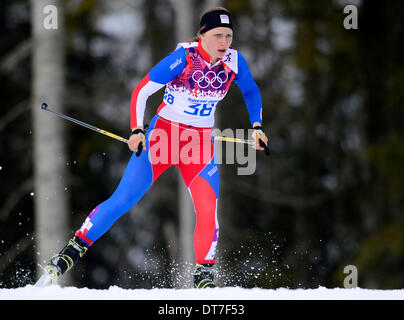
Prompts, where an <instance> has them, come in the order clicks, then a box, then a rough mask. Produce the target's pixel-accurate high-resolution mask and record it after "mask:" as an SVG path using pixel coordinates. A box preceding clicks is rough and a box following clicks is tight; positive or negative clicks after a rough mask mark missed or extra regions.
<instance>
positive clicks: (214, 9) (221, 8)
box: [184, 7, 230, 42]
mask: <svg viewBox="0 0 404 320" xmlns="http://www.w3.org/2000/svg"><path fill="white" fill-rule="evenodd" d="M216 10H224V11H226V12H227V13H229V14H230V11H229V10H227V9H226V8H223V7H214V8H210V9H208V10H206V11H204V12H202V14H201V16H200V17H199V21H200V20H201V19H202V17H203V16H204V15H205V14H207V13H209V12H212V11H216ZM200 39H201V34H200V33H199V31H198V32H197V34H196V36H195V37H192V38H191V39H188V40H185V41H184V42H198V41H199V40H200Z"/></svg>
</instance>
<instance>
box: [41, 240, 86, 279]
mask: <svg viewBox="0 0 404 320" xmlns="http://www.w3.org/2000/svg"><path fill="white" fill-rule="evenodd" d="M87 249H88V245H87V244H86V243H85V242H84V241H82V240H81V239H80V238H76V237H73V238H72V239H70V240H69V242H68V243H67V245H66V246H65V247H64V248H63V249H62V251H60V253H59V254H57V255H55V256H53V257H52V258H51V259H50V261H49V263H48V265H47V266H46V267H45V268H44V271H45V272H44V274H43V275H42V276H41V277H40V278H39V280H38V281H37V282H36V283H35V286H37V287H45V286H47V285H50V284H56V283H57V281H58V279H60V277H61V276H62V275H63V274H64V273H65V272H66V271H69V270H70V269H71V268H72V267H73V266H74V264H75V263H76V262H77V260H78V259H79V258H81V257H83V255H84V254H85V253H86V251H87Z"/></svg>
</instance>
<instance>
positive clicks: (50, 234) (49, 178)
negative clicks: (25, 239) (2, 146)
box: [31, 0, 70, 283]
mask: <svg viewBox="0 0 404 320" xmlns="http://www.w3.org/2000/svg"><path fill="white" fill-rule="evenodd" d="M31 8H32V10H31V12H32V14H31V24H32V38H33V55H32V133H33V144H34V146H33V150H34V152H33V157H34V158H33V164H34V208H35V209H34V210H35V239H36V251H37V252H38V253H39V256H38V264H41V265H44V264H46V263H47V261H48V260H49V258H50V257H51V256H52V255H54V254H55V253H58V252H59V251H60V250H61V249H62V248H63V246H64V245H65V244H66V242H67V240H68V239H67V238H68V237H69V236H70V233H69V227H68V226H69V225H68V220H69V219H68V218H69V216H68V214H69V210H68V196H67V192H66V187H67V181H66V180H67V169H66V154H65V138H64V123H62V122H61V121H60V120H59V119H57V118H55V117H53V116H52V115H50V114H49V113H46V112H43V111H41V104H42V102H46V103H48V105H49V107H51V108H52V109H54V110H57V111H59V112H63V102H64V97H63V93H64V92H63V91H64V60H65V49H64V40H65V39H64V10H63V1H62V0H31ZM55 9H56V10H57V11H55ZM50 18H52V20H49V19H50ZM56 19H57V20H56ZM50 27H56V29H50ZM37 271H38V276H39V275H40V274H41V273H42V272H41V270H40V269H38V270H37ZM68 276H69V275H68V274H67V275H65V276H64V277H63V283H68V282H69V279H68Z"/></svg>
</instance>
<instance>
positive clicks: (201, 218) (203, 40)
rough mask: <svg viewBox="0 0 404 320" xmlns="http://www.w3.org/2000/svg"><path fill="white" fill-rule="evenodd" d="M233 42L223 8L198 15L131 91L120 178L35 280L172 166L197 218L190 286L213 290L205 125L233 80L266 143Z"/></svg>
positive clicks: (208, 130)
mask: <svg viewBox="0 0 404 320" xmlns="http://www.w3.org/2000/svg"><path fill="white" fill-rule="evenodd" d="M232 39H233V24H232V19H231V16H230V14H229V11H228V10H227V9H225V8H221V7H218V8H212V9H210V10H208V11H206V12H205V13H204V14H203V15H202V17H201V20H200V29H199V32H198V35H197V37H196V38H194V39H192V40H191V41H189V42H183V43H179V44H178V45H177V49H176V50H175V51H174V52H172V53H170V54H169V55H167V56H166V57H165V58H164V59H163V60H161V61H160V62H159V63H158V64H157V65H155V66H154V67H153V68H152V69H151V70H150V72H149V73H148V74H147V75H146V76H145V77H144V78H143V79H142V80H141V81H140V83H139V84H138V85H137V86H136V88H135V89H134V91H133V93H132V97H131V104H130V111H131V113H130V125H131V130H132V134H131V136H130V138H129V140H128V146H129V149H130V150H131V151H133V152H134V154H133V155H132V157H131V159H130V161H129V163H128V165H127V168H126V170H125V173H124V174H123V177H122V179H121V181H120V183H119V185H118V187H117V189H116V190H115V192H114V193H113V194H112V196H111V197H110V198H109V199H107V200H106V201H104V202H102V203H101V204H99V205H98V206H96V207H95V209H94V210H93V211H92V212H91V213H90V214H89V216H88V217H87V218H86V220H85V221H84V223H83V225H82V226H81V228H80V229H79V230H77V231H76V233H75V236H74V237H73V238H72V239H70V240H69V242H68V244H67V245H66V246H65V247H64V248H63V249H62V251H61V252H60V253H59V254H57V255H55V256H54V257H52V258H51V259H50V262H49V264H48V265H47V266H46V268H45V274H44V275H43V276H42V277H41V279H42V280H41V279H40V280H38V283H40V282H42V283H43V284H47V283H49V282H55V281H56V280H57V279H58V278H59V277H61V276H62V275H63V274H64V273H65V272H66V271H68V270H70V269H71V268H72V267H73V265H74V264H75V263H76V262H77V261H78V260H79V258H81V257H82V256H83V255H84V254H85V252H86V251H87V249H88V248H89V247H91V246H92V245H93V243H94V242H95V241H96V240H97V239H98V238H100V237H101V236H102V235H103V234H104V233H105V232H106V231H107V230H108V229H109V228H110V227H111V226H112V224H113V223H114V222H115V221H116V220H117V219H118V218H119V217H120V216H122V215H123V214H124V213H125V212H127V211H129V210H130V209H131V208H132V207H133V206H134V205H135V204H136V203H137V202H138V201H139V200H140V199H141V197H142V196H143V195H144V194H145V193H146V191H147V190H148V189H149V188H150V186H151V185H152V184H153V183H154V182H155V181H156V180H157V178H158V177H159V176H160V175H161V174H162V173H163V172H164V171H165V170H166V169H167V168H169V167H170V166H172V165H175V166H176V167H177V168H178V169H179V170H180V172H181V175H182V178H183V180H184V182H185V184H186V186H187V187H188V190H189V193H190V195H191V197H192V201H193V205H194V208H195V213H196V226H195V231H194V250H195V258H196V259H195V263H196V266H195V272H194V287H195V288H205V287H215V284H214V276H213V275H214V272H213V271H214V269H213V267H214V265H215V263H216V257H215V254H216V246H217V242H218V236H219V225H218V220H217V199H218V196H219V173H218V166H217V163H216V161H215V150H214V141H213V136H212V127H213V124H214V113H215V109H216V105H217V103H218V102H219V101H220V100H222V99H223V98H224V96H225V95H226V93H227V91H228V89H229V87H230V84H231V83H232V82H233V81H234V82H235V83H236V84H237V85H238V87H239V88H240V90H241V92H242V94H243V97H244V100H245V103H246V106H247V109H248V113H249V118H250V122H251V125H252V128H254V129H255V130H254V131H253V139H254V143H255V145H254V148H255V149H257V150H264V148H263V145H262V143H265V146H266V145H267V143H268V139H267V137H266V136H265V134H264V132H263V130H262V101H261V95H260V91H259V89H258V87H257V85H256V83H255V82H254V80H253V78H252V76H251V73H250V70H249V68H248V65H247V62H246V60H245V59H244V57H243V56H242V55H241V54H240V53H239V52H238V51H237V50H235V49H234V48H232V47H230V45H231V43H232ZM163 86H165V87H166V88H165V93H164V99H163V102H162V103H161V105H160V107H159V108H158V110H157V114H156V115H155V116H154V118H153V119H152V121H151V123H150V127H149V130H148V131H147V133H146V132H145V130H144V128H143V116H144V112H145V107H146V100H147V99H148V97H149V96H150V95H152V94H153V93H155V92H156V91H158V90H159V89H160V88H162V87H163ZM189 138H191V142H192V143H190V142H189V141H190V139H189ZM260 140H261V142H260ZM142 151H143V152H142ZM44 279H45V280H44ZM45 282H46V283H45Z"/></svg>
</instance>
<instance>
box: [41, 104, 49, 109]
mask: <svg viewBox="0 0 404 320" xmlns="http://www.w3.org/2000/svg"><path fill="white" fill-rule="evenodd" d="M41 109H42V110H46V109H48V105H47V104H46V103H45V102H43V103H42V105H41Z"/></svg>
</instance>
